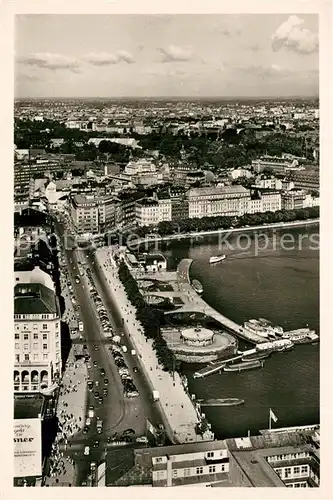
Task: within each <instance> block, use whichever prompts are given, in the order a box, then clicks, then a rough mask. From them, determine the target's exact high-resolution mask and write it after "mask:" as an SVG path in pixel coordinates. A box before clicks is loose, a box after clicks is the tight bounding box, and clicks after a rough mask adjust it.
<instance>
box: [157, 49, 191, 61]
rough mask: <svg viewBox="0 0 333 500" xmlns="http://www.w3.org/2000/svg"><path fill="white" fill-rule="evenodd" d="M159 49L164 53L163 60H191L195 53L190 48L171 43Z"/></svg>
mask: <svg viewBox="0 0 333 500" xmlns="http://www.w3.org/2000/svg"><path fill="white" fill-rule="evenodd" d="M159 51H160V52H161V53H162V55H163V61H162V62H172V61H190V60H192V59H193V58H194V54H193V52H192V51H191V50H189V49H183V48H182V47H177V46H176V45H169V46H168V47H167V48H165V49H164V48H160V49H159Z"/></svg>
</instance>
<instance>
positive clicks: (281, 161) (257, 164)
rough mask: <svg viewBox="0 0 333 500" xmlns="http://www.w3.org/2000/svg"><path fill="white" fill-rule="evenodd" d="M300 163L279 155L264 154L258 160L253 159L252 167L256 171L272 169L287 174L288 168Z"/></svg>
mask: <svg viewBox="0 0 333 500" xmlns="http://www.w3.org/2000/svg"><path fill="white" fill-rule="evenodd" d="M297 165H298V162H297V160H293V161H291V160H288V159H286V158H282V157H281V158H280V157H279V156H267V155H266V156H262V157H261V158H259V159H257V160H252V168H253V169H254V171H255V172H258V173H259V172H262V171H263V170H272V171H273V172H275V173H280V174H285V173H286V172H287V170H288V169H290V168H294V167H296V166H297Z"/></svg>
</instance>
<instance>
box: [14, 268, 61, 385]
mask: <svg viewBox="0 0 333 500" xmlns="http://www.w3.org/2000/svg"><path fill="white" fill-rule="evenodd" d="M14 339H15V361H14V392H39V391H40V390H41V389H47V388H49V387H50V386H52V384H53V383H54V382H55V381H56V380H57V379H58V377H59V376H60V373H61V367H62V363H61V332H60V308H59V304H58V300H57V297H56V295H55V291H54V285H53V282H52V279H51V278H50V276H49V275H48V274H47V273H45V272H43V271H41V270H40V269H39V268H35V269H34V270H32V271H20V272H15V286H14Z"/></svg>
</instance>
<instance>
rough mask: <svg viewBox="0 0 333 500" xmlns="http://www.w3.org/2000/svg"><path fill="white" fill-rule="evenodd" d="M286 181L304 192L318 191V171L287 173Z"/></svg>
mask: <svg viewBox="0 0 333 500" xmlns="http://www.w3.org/2000/svg"><path fill="white" fill-rule="evenodd" d="M286 179H287V180H288V181H290V182H293V183H294V187H295V188H296V189H305V190H306V191H319V187H320V181H319V170H318V171H311V172H309V171H306V170H302V171H295V172H288V173H287V176H286Z"/></svg>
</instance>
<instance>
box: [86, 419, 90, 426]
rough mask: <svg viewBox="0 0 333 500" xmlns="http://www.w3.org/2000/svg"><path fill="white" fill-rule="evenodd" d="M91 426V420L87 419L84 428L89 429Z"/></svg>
mask: <svg viewBox="0 0 333 500" xmlns="http://www.w3.org/2000/svg"><path fill="white" fill-rule="evenodd" d="M90 425H91V419H90V418H89V417H88V418H87V420H86V426H87V427H89V426H90Z"/></svg>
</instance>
